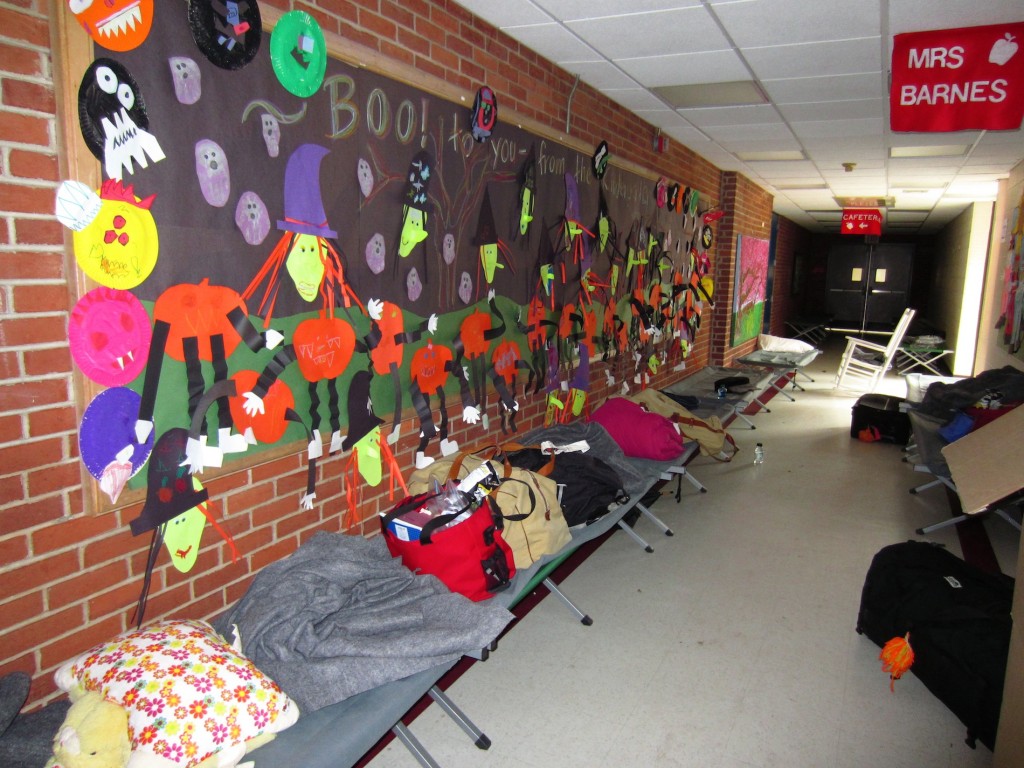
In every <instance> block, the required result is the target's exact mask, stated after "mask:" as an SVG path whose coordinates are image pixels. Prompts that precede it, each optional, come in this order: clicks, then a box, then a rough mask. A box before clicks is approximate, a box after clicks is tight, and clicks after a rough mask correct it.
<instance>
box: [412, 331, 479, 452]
mask: <svg viewBox="0 0 1024 768" xmlns="http://www.w3.org/2000/svg"><path fill="white" fill-rule="evenodd" d="M409 372H410V374H411V377H412V385H411V387H410V388H409V391H410V394H411V395H412V404H413V407H414V408H415V409H416V415H417V416H418V417H419V420H420V442H419V445H418V446H417V448H416V467H417V469H422V468H423V467H427V466H430V464H431V463H433V461H434V459H433V458H431V457H429V456H427V455H426V448H427V444H428V443H429V442H430V440H431V439H432V438H433V437H434V436H435V435H438V436H439V437H440V448H441V455H442V456H450V455H452V454H453V453H456V452H457V451H458V450H459V444H458V443H456V442H455V441H454V440H449V439H448V408H447V405H446V402H445V393H444V385H445V383H446V382H447V381H448V375H449V374H450V373H453V372H454V374H455V377H456V379H458V381H459V391H460V393H461V395H462V405H463V407H462V418H463V420H464V421H466V422H467V423H468V424H476V423H477V422H478V421H479V420H480V409H479V408H478V407H477V406H476V405H475V404H474V403H473V402H472V399H471V397H470V394H469V384H468V383H467V381H466V377H465V373H464V371H463V370H462V367H461V366H457V365H455V364H454V356H453V354H452V351H451V349H449V348H448V347H445V346H442V345H440V344H434V343H433V341H428V342H427V344H426V346H424V347H421V348H420V349H418V350H416V352H415V353H414V354H413V356H412V360H411V361H410V363H409ZM431 395H437V401H438V409H439V410H440V414H441V423H440V425H439V426H435V424H434V420H433V417H432V416H431V413H430V396H431Z"/></svg>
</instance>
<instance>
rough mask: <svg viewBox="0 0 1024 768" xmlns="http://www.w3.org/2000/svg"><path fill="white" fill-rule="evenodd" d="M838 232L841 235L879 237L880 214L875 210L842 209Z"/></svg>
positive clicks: (880, 230) (880, 231) (880, 229)
mask: <svg viewBox="0 0 1024 768" xmlns="http://www.w3.org/2000/svg"><path fill="white" fill-rule="evenodd" d="M839 232H840V234H843V235H880V234H882V212H881V211H879V210H878V209H877V208H844V209H843V220H842V223H841V225H840V228H839Z"/></svg>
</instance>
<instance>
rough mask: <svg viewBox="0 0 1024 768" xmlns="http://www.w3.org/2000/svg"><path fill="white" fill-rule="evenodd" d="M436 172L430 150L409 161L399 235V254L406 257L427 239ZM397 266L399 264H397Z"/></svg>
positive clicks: (418, 153) (417, 154) (419, 153)
mask: <svg viewBox="0 0 1024 768" xmlns="http://www.w3.org/2000/svg"><path fill="white" fill-rule="evenodd" d="M433 173H434V158H433V157H431V155H430V153H429V152H426V151H421V152H417V153H416V155H415V156H414V157H413V159H412V161H411V162H410V163H409V173H408V176H407V177H406V185H405V202H404V203H403V205H402V229H401V232H400V233H399V236H398V255H399V256H401V257H402V258H405V257H406V256H408V255H409V254H410V253H412V252H413V249H414V248H415V247H416V246H417V245H419V244H420V243H422V242H423V241H424V240H426V239H427V236H428V235H429V232H428V231H427V217H428V215H429V212H430V201H429V199H428V197H427V195H428V193H429V190H430V179H431V176H433ZM396 268H397V264H396Z"/></svg>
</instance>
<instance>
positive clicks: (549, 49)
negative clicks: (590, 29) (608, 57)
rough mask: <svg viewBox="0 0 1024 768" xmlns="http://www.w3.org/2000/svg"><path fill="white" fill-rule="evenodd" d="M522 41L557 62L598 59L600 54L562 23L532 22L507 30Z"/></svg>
mask: <svg viewBox="0 0 1024 768" xmlns="http://www.w3.org/2000/svg"><path fill="white" fill-rule="evenodd" d="M506 31H507V32H508V33H509V34H511V35H512V36H513V37H515V38H516V39H517V40H518V41H519V42H520V43H522V44H523V45H525V46H526V47H527V48H530V49H531V50H533V51H536V52H537V53H539V54H540V55H541V56H543V57H544V58H546V59H550V60H551V61H553V62H555V63H556V64H560V63H561V62H563V61H598V60H600V58H601V57H600V56H598V54H597V53H596V52H595V51H594V49H592V48H591V47H590V46H588V45H587V44H586V43H584V42H583V41H581V40H580V39H579V38H578V37H576V36H575V35H574V34H572V33H571V32H569V31H568V30H567V29H566V28H565V27H563V26H562V25H560V24H554V23H552V24H532V25H530V26H524V27H511V28H509V29H507V30H506Z"/></svg>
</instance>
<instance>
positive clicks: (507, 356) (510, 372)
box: [488, 339, 530, 434]
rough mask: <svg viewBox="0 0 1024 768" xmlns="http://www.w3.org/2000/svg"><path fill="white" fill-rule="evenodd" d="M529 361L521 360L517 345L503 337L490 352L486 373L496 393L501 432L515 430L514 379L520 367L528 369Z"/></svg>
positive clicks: (515, 403)
mask: <svg viewBox="0 0 1024 768" xmlns="http://www.w3.org/2000/svg"><path fill="white" fill-rule="evenodd" d="M529 367H530V366H529V363H527V362H526V361H525V360H523V355H522V352H520V350H519V345H518V344H517V343H516V342H514V341H512V340H511V339H505V340H504V341H502V342H501V343H499V344H498V345H497V346H495V348H494V352H493V353H491V368H490V371H489V372H488V375H489V376H490V377H491V381H492V382H493V383H494V389H495V391H496V392H497V393H498V415H499V419H500V424H501V431H502V434H508V432H509V431H511V432H516V431H517V427H516V416H517V415H518V413H519V402H518V400H517V399H516V380H517V379H518V377H519V371H520V369H522V368H527V369H529Z"/></svg>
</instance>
